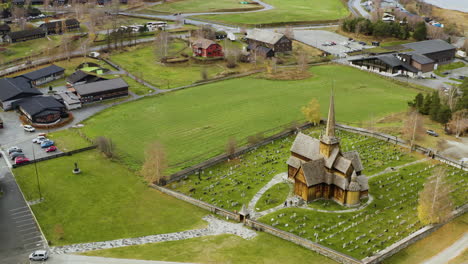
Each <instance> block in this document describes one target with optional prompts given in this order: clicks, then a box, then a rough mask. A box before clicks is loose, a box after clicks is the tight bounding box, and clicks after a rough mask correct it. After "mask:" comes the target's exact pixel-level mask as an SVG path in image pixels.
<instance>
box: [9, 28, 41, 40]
mask: <svg viewBox="0 0 468 264" xmlns="http://www.w3.org/2000/svg"><path fill="white" fill-rule="evenodd" d="M45 35H46V32H45V31H44V30H43V29H42V28H35V29H26V30H21V31H15V32H10V33H8V34H6V35H5V37H4V39H5V41H6V42H10V43H15V42H20V41H26V40H31V39H38V38H43V37H45Z"/></svg>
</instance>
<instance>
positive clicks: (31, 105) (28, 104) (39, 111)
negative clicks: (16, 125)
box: [13, 96, 67, 124]
mask: <svg viewBox="0 0 468 264" xmlns="http://www.w3.org/2000/svg"><path fill="white" fill-rule="evenodd" d="M13 107H14V108H17V109H18V111H19V112H20V113H21V114H23V115H24V116H26V117H27V118H28V120H29V121H31V122H33V123H39V124H52V123H55V122H57V121H59V120H60V118H62V117H64V116H67V113H66V109H65V106H64V105H63V104H62V103H60V102H59V101H58V100H57V99H55V98H54V97H52V96H34V97H29V98H24V99H21V100H18V101H16V102H14V103H13Z"/></svg>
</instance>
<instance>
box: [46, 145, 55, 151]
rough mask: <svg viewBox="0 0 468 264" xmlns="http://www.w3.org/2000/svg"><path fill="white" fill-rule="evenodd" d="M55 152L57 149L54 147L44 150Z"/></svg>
mask: <svg viewBox="0 0 468 264" xmlns="http://www.w3.org/2000/svg"><path fill="white" fill-rule="evenodd" d="M56 150H57V147H56V146H50V147H48V148H47V149H46V152H54V151H56Z"/></svg>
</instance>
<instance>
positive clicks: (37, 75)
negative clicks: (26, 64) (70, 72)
mask: <svg viewBox="0 0 468 264" xmlns="http://www.w3.org/2000/svg"><path fill="white" fill-rule="evenodd" d="M62 72H65V69H64V68H62V67H59V66H57V65H54V64H52V65H50V66H47V67H45V68H42V69H39V70H36V71H32V72H28V73H25V74H23V75H21V76H23V77H25V78H26V79H29V80H31V81H35V80H39V79H41V78H44V77H47V76H50V75H52V74H56V73H62Z"/></svg>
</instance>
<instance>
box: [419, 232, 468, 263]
mask: <svg viewBox="0 0 468 264" xmlns="http://www.w3.org/2000/svg"><path fill="white" fill-rule="evenodd" d="M466 249H468V233H465V234H464V235H463V236H462V237H461V238H460V239H459V240H457V241H456V242H455V243H453V244H452V245H451V246H450V247H448V248H446V249H444V250H443V251H442V252H439V254H437V255H435V256H434V257H432V258H430V259H428V260H426V261H424V262H423V264H444V263H448V262H449V261H450V260H451V259H453V258H455V257H457V256H458V255H460V254H462V253H463V251H465V250H466Z"/></svg>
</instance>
